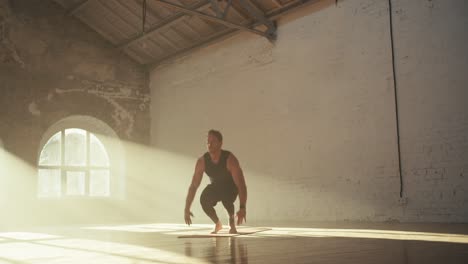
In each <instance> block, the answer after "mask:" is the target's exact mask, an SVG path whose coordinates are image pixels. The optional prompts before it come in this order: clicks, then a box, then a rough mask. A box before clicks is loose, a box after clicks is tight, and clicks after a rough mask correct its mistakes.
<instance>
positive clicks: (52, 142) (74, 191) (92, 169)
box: [37, 116, 124, 198]
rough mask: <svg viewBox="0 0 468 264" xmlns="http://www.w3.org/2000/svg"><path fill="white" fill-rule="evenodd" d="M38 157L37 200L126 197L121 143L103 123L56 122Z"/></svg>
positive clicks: (81, 119) (92, 120)
mask: <svg viewBox="0 0 468 264" xmlns="http://www.w3.org/2000/svg"><path fill="white" fill-rule="evenodd" d="M77 127H79V128H77ZM38 154H39V155H38V161H37V166H38V178H37V190H38V197H40V198H60V197H111V196H112V197H115V198H123V197H122V195H123V171H124V162H123V153H122V148H121V146H120V140H118V138H117V137H116V135H115V133H114V132H113V130H112V129H110V127H108V126H107V125H106V124H105V123H103V122H102V121H99V120H97V119H95V118H92V117H88V116H73V117H69V118H65V119H63V120H61V121H59V122H57V123H56V124H54V125H53V126H52V127H51V128H49V130H48V132H46V133H45V135H44V137H43V139H42V141H41V148H40V150H39V153H38Z"/></svg>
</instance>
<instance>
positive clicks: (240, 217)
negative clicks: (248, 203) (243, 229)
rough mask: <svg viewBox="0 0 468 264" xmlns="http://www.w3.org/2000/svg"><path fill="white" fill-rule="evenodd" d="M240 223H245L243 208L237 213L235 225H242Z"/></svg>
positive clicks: (245, 213) (245, 217)
mask: <svg viewBox="0 0 468 264" xmlns="http://www.w3.org/2000/svg"><path fill="white" fill-rule="evenodd" d="M242 222H247V211H246V210H245V208H241V209H239V211H237V225H240V224H242Z"/></svg>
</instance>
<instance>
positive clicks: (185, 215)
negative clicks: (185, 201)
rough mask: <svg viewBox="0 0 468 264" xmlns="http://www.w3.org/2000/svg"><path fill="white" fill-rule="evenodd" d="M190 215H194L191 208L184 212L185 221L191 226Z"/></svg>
mask: <svg viewBox="0 0 468 264" xmlns="http://www.w3.org/2000/svg"><path fill="white" fill-rule="evenodd" d="M190 216H192V217H194V216H193V214H192V212H190V210H185V212H184V218H185V223H186V224H187V225H189V226H190V225H191V224H192V219H191V218H190Z"/></svg>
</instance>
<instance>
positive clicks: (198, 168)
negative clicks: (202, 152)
mask: <svg viewBox="0 0 468 264" xmlns="http://www.w3.org/2000/svg"><path fill="white" fill-rule="evenodd" d="M204 171H205V161H204V159H203V158H202V157H201V158H199V159H198V160H197V164H196V165H195V172H194V173H193V177H192V183H191V184H190V187H189V189H188V193H187V198H186V199H185V211H190V207H191V206H192V202H193V198H194V197H195V194H196V193H197V189H198V187H199V186H200V183H201V180H202V177H203V172H204Z"/></svg>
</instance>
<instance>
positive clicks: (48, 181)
mask: <svg viewBox="0 0 468 264" xmlns="http://www.w3.org/2000/svg"><path fill="white" fill-rule="evenodd" d="M38 176H39V177H38V189H39V190H38V196H39V197H59V196H60V195H61V193H62V184H61V176H60V170H59V169H55V170H49V169H39V175H38Z"/></svg>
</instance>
